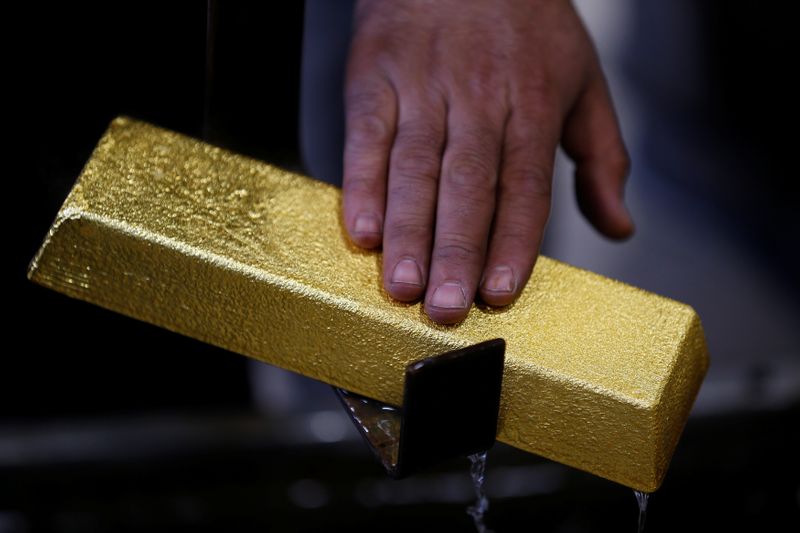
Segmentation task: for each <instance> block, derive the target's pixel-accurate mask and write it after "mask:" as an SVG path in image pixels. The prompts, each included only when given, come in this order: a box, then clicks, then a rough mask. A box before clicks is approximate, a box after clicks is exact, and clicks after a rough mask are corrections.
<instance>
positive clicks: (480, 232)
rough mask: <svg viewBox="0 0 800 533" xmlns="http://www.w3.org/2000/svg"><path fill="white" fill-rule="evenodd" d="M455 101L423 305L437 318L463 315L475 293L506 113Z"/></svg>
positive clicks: (445, 319) (454, 318) (453, 319)
mask: <svg viewBox="0 0 800 533" xmlns="http://www.w3.org/2000/svg"><path fill="white" fill-rule="evenodd" d="M481 107H483V108H484V109H485V108H486V107H487V106H485V105H483V106H481V105H475V106H469V105H463V104H462V105H458V104H454V105H453V108H452V110H451V112H450V113H449V116H448V124H447V148H446V150H445V154H444V157H443V160H442V171H441V179H440V182H439V198H438V204H437V212H436V232H435V241H434V247H433V252H432V255H431V266H430V279H429V282H428V287H427V291H426V297H425V311H426V313H427V314H428V316H429V317H430V318H431V319H432V320H434V321H435V322H439V323H443V324H451V323H455V322H459V321H461V320H463V319H464V317H466V315H467V312H468V310H469V307H470V306H471V304H472V301H473V299H474V297H475V293H476V290H477V287H478V282H479V280H480V275H481V270H482V268H483V262H484V256H485V253H486V245H487V239H488V236H489V235H488V234H489V228H490V226H491V222H492V215H493V213H494V206H495V187H496V184H497V170H498V167H499V165H500V150H501V145H502V141H503V126H504V116H503V115H501V114H495V115H494V116H491V115H488V114H484V113H481V112H479V111H478V110H480V109H481Z"/></svg>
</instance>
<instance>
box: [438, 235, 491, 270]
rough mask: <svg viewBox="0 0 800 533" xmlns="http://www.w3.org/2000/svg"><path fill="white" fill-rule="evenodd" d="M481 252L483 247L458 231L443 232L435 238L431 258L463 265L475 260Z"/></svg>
mask: <svg viewBox="0 0 800 533" xmlns="http://www.w3.org/2000/svg"><path fill="white" fill-rule="evenodd" d="M482 254H483V248H482V247H481V246H480V245H478V244H476V243H475V242H474V241H473V240H471V239H470V238H469V237H468V236H466V235H464V234H460V233H453V232H449V233H445V234H442V235H440V236H438V238H437V243H436V247H435V249H434V251H433V258H434V260H436V261H440V262H445V263H452V264H455V265H465V264H470V263H473V262H475V261H477V260H478V259H479V258H480V257H481V256H482Z"/></svg>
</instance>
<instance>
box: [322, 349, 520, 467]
mask: <svg viewBox="0 0 800 533" xmlns="http://www.w3.org/2000/svg"><path fill="white" fill-rule="evenodd" d="M505 346H506V344H505V341H504V340H503V339H494V340H490V341H485V342H482V343H480V344H476V345H474V346H470V347H467V348H462V349H460V350H455V351H452V352H447V353H444V354H441V355H437V356H433V357H427V358H425V359H420V360H418V361H414V362H412V363H410V364H409V365H408V366H407V367H406V377H405V385H404V389H403V405H402V406H399V407H398V406H392V405H388V404H385V403H382V402H379V401H377V400H373V399H370V398H366V397H364V396H360V395H358V394H354V393H352V392H348V391H346V390H343V389H339V388H335V387H334V389H335V390H336V392H337V394H338V396H339V399H340V400H341V401H342V404H343V405H344V407H345V410H346V411H347V413H348V414H349V415H350V417H351V418H352V419H353V422H354V423H355V425H356V427H357V428H358V430H359V432H360V433H361V435H362V436H363V437H364V439H365V440H366V442H367V444H368V445H369V447H370V449H371V450H372V452H373V453H374V454H375V456H376V457H377V458H378V459H379V460H380V462H381V464H382V465H383V467H384V468H385V469H386V472H387V473H388V474H389V475H390V476H392V477H393V478H402V477H405V476H407V475H409V474H411V473H413V472H415V471H417V470H419V469H420V468H423V467H426V466H431V465H433V464H435V463H438V462H441V461H444V460H447V459H450V458H452V457H456V456H465V455H469V454H473V453H478V452H481V451H484V450H488V449H489V448H491V446H492V444H494V441H495V437H496V435H497V419H498V411H499V408H500V391H501V387H502V382H503V363H504V360H505Z"/></svg>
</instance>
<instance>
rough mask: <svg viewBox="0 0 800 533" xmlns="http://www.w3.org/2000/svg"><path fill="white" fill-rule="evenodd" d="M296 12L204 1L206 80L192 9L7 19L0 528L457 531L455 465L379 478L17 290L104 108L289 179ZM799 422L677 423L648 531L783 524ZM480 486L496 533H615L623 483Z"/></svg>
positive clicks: (82, 312) (460, 506)
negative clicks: (246, 157)
mask: <svg viewBox="0 0 800 533" xmlns="http://www.w3.org/2000/svg"><path fill="white" fill-rule="evenodd" d="M220 4H223V3H222V2H220ZM302 10H303V4H302V2H280V3H277V2H269V3H266V2H265V3H263V4H262V5H260V6H259V5H257V4H253V5H251V4H248V5H247V7H246V8H245V7H244V6H243V5H242V4H238V3H234V2H230V3H224V5H219V6H217V8H216V12H215V13H213V17H212V19H213V21H214V24H213V30H214V31H213V32H212V33H213V40H212V44H213V46H211V48H210V56H208V57H210V62H211V67H210V70H209V69H207V48H208V46H209V43H208V40H207V6H206V5H205V4H204V3H202V2H158V3H157V2H136V3H133V2H119V3H117V2H108V3H106V4H105V5H103V6H101V7H97V6H91V7H89V6H76V5H72V4H56V5H52V6H46V7H38V8H37V7H34V8H31V9H30V10H28V11H26V12H24V13H16V12H14V13H12V14H11V15H10V16H9V18H8V20H7V24H8V25H12V26H13V25H15V24H17V23H19V27H18V28H16V29H21V31H20V35H18V36H15V37H14V38H13V39H11V40H10V42H9V43H8V44H7V46H6V53H7V54H8V58H9V62H8V64H9V65H10V67H11V69H10V75H9V76H8V77H7V78H6V80H5V84H6V85H8V86H10V88H11V89H12V95H11V96H7V99H6V106H7V109H6V111H7V116H8V117H10V118H8V119H7V121H6V127H7V134H10V136H11V137H12V138H13V141H12V142H11V143H10V144H9V143H8V142H7V141H6V143H5V146H6V150H4V152H5V155H6V158H7V161H6V162H7V164H8V166H7V173H6V174H5V180H4V182H5V184H6V189H5V200H6V202H5V206H6V209H5V217H4V218H5V225H6V235H8V236H10V238H11V246H9V247H6V251H7V252H6V254H7V255H6V257H7V260H6V261H4V269H5V271H4V279H5V283H6V287H7V288H8V290H9V293H10V298H6V299H5V303H6V305H5V311H6V315H7V318H6V319H5V326H4V332H5V333H6V335H5V345H6V348H5V349H4V350H3V352H4V353H3V356H2V357H1V358H0V532H2V533H5V532H7V531H9V532H10V531H14V532H16V531H64V532H72V531H75V532H78V531H144V530H153V529H156V530H169V529H176V530H192V531H198V530H200V531H217V530H224V531H271V530H274V531H317V530H319V531H329V530H339V529H353V530H364V531H374V530H377V529H380V530H391V531H395V530H396V531H406V530H409V529H411V528H419V529H423V530H427V529H445V528H446V529H448V530H449V529H454V530H459V529H460V530H465V531H469V530H470V527H471V526H470V523H469V520H468V518H467V516H466V514H465V512H464V509H465V505H466V503H467V502H468V501H469V500H470V498H471V496H470V494H469V489H470V487H469V483H468V478H467V475H466V463H465V462H463V461H462V462H453V463H449V464H446V465H443V466H442V467H441V468H439V469H437V470H434V471H433V472H432V473H428V474H425V475H423V476H421V477H418V478H415V479H412V480H409V481H406V482H401V483H394V482H389V481H386V480H384V479H383V477H382V476H381V473H380V471H379V469H378V467H377V466H376V465H375V464H373V461H372V458H371V457H370V456H369V455H368V453H367V451H366V450H365V449H364V448H363V446H362V444H361V443H360V442H359V441H358V437H357V436H356V435H355V431H354V430H352V432H348V433H347V435H346V436H345V437H343V438H341V439H339V440H337V441H336V442H333V443H330V442H325V439H320V438H315V437H314V435H313V432H311V433H309V430H308V427H310V426H309V425H308V424H309V423H310V422H309V421H310V420H314V419H313V417H314V416H315V415H317V414H319V413H315V412H312V411H303V410H302V409H298V410H297V412H293V413H289V414H285V415H271V416H266V415H262V414H259V413H258V412H256V410H255V409H254V408H253V406H252V402H251V391H250V385H249V381H248V377H247V366H246V363H245V359H244V358H242V357H240V356H237V355H234V354H230V353H226V352H224V351H222V350H220V349H217V348H212V347H210V346H207V345H204V344H202V343H199V342H196V341H192V340H190V339H187V338H183V337H180V336H178V335H175V334H172V333H169V332H166V331H164V330H161V329H158V328H155V327H152V326H149V325H146V324H143V323H139V322H137V321H134V320H131V319H128V318H125V317H122V316H119V315H116V314H113V313H110V312H107V311H105V310H102V309H100V308H97V307H94V306H91V305H89V304H86V303H83V302H79V301H75V300H71V299H68V298H66V297H64V296H62V295H60V294H56V293H54V292H51V291H48V290H45V289H43V288H40V287H38V286H35V285H33V284H32V283H30V282H28V281H27V280H26V279H25V271H26V268H27V263H28V262H29V261H30V259H31V258H32V257H33V255H34V253H35V251H36V249H37V248H38V246H39V244H40V243H41V240H42V238H43V236H44V235H45V233H46V231H47V228H48V227H49V225H50V223H51V221H52V220H53V218H54V216H55V214H56V212H57V210H58V207H59V206H60V204H61V202H62V201H63V199H64V197H65V196H66V194H67V192H68V191H69V188H70V187H71V185H72V183H73V181H74V179H75V178H76V177H77V175H78V174H79V172H80V169H81V167H82V165H83V164H84V162H85V161H86V160H87V159H88V157H89V155H90V153H91V150H92V148H93V147H94V145H95V143H96V142H97V140H98V139H99V138H100V136H101V134H102V133H103V131H104V130H105V128H106V126H107V125H108V123H109V122H110V121H111V120H112V119H113V118H114V117H115V116H118V115H121V114H125V115H130V116H133V117H136V118H141V119H145V120H148V121H152V122H154V123H156V124H159V125H161V126H164V127H167V128H171V129H174V130H177V131H180V132H184V133H187V134H190V135H193V136H197V137H204V136H205V138H207V139H209V140H211V141H213V142H215V143H217V144H221V145H225V146H229V147H232V148H234V149H236V150H238V151H240V152H245V153H248V154H250V155H254V156H256V157H259V158H262V159H265V160H269V161H271V162H273V163H277V164H279V165H283V166H286V167H288V168H293V169H294V168H299V166H300V163H299V158H298V155H297V154H298V148H297V137H298V132H297V101H298V96H297V95H298V86H299V80H298V73H299V57H300V43H301V29H302V14H303V13H302ZM746 116H752V120H760V119H761V118H762V115H759V114H757V113H754V114H752V115H746ZM780 146H783V145H780ZM326 412H327V411H326ZM798 415H800V408H798V406H797V405H791V406H788V407H783V408H781V409H778V410H773V411H769V412H764V411H753V412H740V413H736V414H735V415H726V416H716V417H702V418H693V419H692V420H691V421H690V423H689V425H688V427H687V429H686V432H685V435H684V439H683V440H682V442H681V444H680V445H679V448H678V451H677V452H676V455H675V458H674V461H673V467H672V470H671V471H670V473H669V474H668V476H667V480H666V482H665V483H664V486H663V488H662V490H661V491H659V493H657V494H656V495H655V496H654V497H653V498H652V502H651V512H650V516H649V519H648V520H649V522H648V526H649V527H648V531H654V532H655V531H674V530H675V529H677V528H681V529H686V530H700V529H711V530H722V529H727V530H736V531H739V530H742V531H749V530H773V531H781V530H784V531H788V530H793V528H797V525H798V524H799V523H800V520H799V519H798V515H799V514H800V513H799V512H798V504H799V500H800V474H799V473H798V459H797V453H798V452H797V450H798V449H800V437H799V435H798V427H800V423H799V422H800V416H798ZM493 468H494V471H495V472H496V473H497V477H496V482H494V484H493V480H492V476H493V473H492V472H493ZM489 489H490V495H492V494H494V495H495V497H493V500H492V508H491V511H490V513H489V516H488V522H489V524H490V526H492V527H493V528H495V529H496V530H498V531H516V530H520V531H634V527H635V525H634V524H635V520H636V504H635V500H634V498H633V496H632V495H631V493H630V490H628V489H626V488H624V487H620V486H618V485H615V484H613V483H610V482H606V481H604V480H600V479H597V478H594V477H592V476H590V475H588V474H584V473H581V472H576V471H573V470H571V469H568V468H565V467H561V466H559V465H554V464H552V463H549V462H547V461H543V460H540V459H538V458H536V457H533V456H530V455H527V454H523V453H521V452H517V451H515V450H512V449H510V448H507V447H504V446H497V447H496V451H495V452H493V453H492V454H491V455H490V470H489ZM465 491H466V492H465Z"/></svg>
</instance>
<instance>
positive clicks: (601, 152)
mask: <svg viewBox="0 0 800 533" xmlns="http://www.w3.org/2000/svg"><path fill="white" fill-rule="evenodd" d="M562 145H563V147H564V150H566V152H567V154H568V155H569V156H570V157H571V158H572V160H573V161H574V162H575V188H576V193H577V197H578V206H579V207H580V209H581V212H582V213H583V215H584V216H585V217H586V218H587V219H588V220H589V222H591V223H592V225H593V226H594V227H595V228H596V229H597V230H598V231H599V232H600V233H602V234H604V235H606V236H607V237H611V238H613V239H624V238H626V237H629V236H630V235H631V234H632V233H633V229H634V228H633V220H632V219H631V216H630V214H629V213H628V210H627V208H626V207H625V202H624V188H625V179H626V178H627V175H628V171H629V168H630V159H629V158H628V152H627V150H626V149H625V145H624V144H623V142H622V134H621V133H620V129H619V124H618V123H617V117H616V114H615V113H614V106H613V104H612V103H611V97H610V95H609V91H608V86H607V85H606V81H605V78H604V77H603V74H602V72H601V71H600V70H599V68H598V69H597V71H596V73H595V75H594V76H593V77H592V78H591V79H590V80H589V83H588V84H587V85H586V87H585V88H584V90H583V92H582V93H581V94H580V96H579V97H578V100H577V101H576V103H575V106H574V107H573V108H572V110H571V111H570V113H569V115H568V116H567V120H566V122H565V124H564V134H563V137H562Z"/></svg>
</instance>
